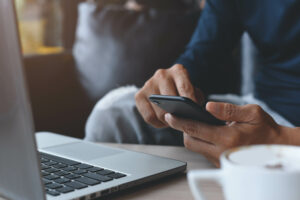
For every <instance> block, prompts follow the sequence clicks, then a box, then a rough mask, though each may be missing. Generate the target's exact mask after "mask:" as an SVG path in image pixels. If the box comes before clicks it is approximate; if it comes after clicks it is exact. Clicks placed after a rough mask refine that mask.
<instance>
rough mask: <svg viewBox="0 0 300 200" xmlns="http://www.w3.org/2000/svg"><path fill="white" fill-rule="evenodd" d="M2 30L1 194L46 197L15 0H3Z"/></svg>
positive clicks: (32, 198)
mask: <svg viewBox="0 0 300 200" xmlns="http://www.w3.org/2000/svg"><path fill="white" fill-rule="evenodd" d="M0 30H1V31H0V47H1V48H0V163H1V170H0V194H1V195H2V196H5V197H7V198H9V199H30V200H40V199H45V195H44V192H43V189H42V182H41V178H40V172H39V162H38V159H37V158H38V157H37V151H36V145H35V139H34V129H33V121H32V115H31V110H30V105H29V101H28V97H27V92H26V89H25V88H26V87H25V80H24V73H23V63H22V57H21V50H20V42H19V38H18V30H17V22H16V14H15V8H14V1H12V0H1V1H0Z"/></svg>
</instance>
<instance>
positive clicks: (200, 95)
mask: <svg viewBox="0 0 300 200" xmlns="http://www.w3.org/2000/svg"><path fill="white" fill-rule="evenodd" d="M195 96H196V99H197V103H198V104H199V105H204V104H205V102H206V98H205V95H204V93H203V92H202V91H201V90H200V89H199V88H195Z"/></svg>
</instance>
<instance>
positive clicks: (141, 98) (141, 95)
mask: <svg viewBox="0 0 300 200" xmlns="http://www.w3.org/2000/svg"><path fill="white" fill-rule="evenodd" d="M152 94H159V95H173V96H178V95H179V96H184V97H188V98H190V99H192V100H193V101H195V102H198V103H201V102H204V97H203V95H202V93H201V92H200V90H199V89H195V88H194V86H193V85H192V83H191V81H190V79H189V75H188V72H187V70H186V69H185V68H184V67H183V66H182V65H179V64H177V65H174V66H173V67H171V68H169V69H159V70H157V71H156V73H155V74H154V75H153V76H152V77H151V78H150V79H149V80H148V81H147V82H146V83H145V85H144V86H143V88H142V89H141V90H140V91H139V92H138V93H137V94H136V95H135V100H136V106H137V108H138V110H139V112H140V113H141V115H142V117H143V118H144V120H145V121H146V122H147V123H149V124H151V125H152V126H154V127H156V128H163V127H167V126H168V124H167V123H166V122H165V119H164V115H165V111H163V110H162V109H160V108H159V107H157V106H156V105H154V104H152V103H151V102H150V101H149V99H148V97H149V96H150V95H152Z"/></svg>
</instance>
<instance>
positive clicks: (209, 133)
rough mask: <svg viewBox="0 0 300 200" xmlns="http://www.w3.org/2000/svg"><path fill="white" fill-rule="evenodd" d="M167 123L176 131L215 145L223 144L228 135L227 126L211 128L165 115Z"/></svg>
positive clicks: (203, 124) (168, 114)
mask: <svg viewBox="0 0 300 200" xmlns="http://www.w3.org/2000/svg"><path fill="white" fill-rule="evenodd" d="M165 121H166V122H167V123H168V125H169V126H170V127H172V128H174V129H176V130H179V131H182V132H184V133H187V134H188V135H190V136H192V137H195V138H198V139H201V140H204V141H207V142H210V143H213V144H218V143H220V142H222V141H223V140H224V137H226V135H227V134H226V132H227V127H225V126H211V125H208V124H205V123H201V122H199V121H194V120H187V119H182V118H178V117H175V116H173V115H171V114H170V113H167V114H165Z"/></svg>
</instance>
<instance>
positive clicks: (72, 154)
mask: <svg viewBox="0 0 300 200" xmlns="http://www.w3.org/2000/svg"><path fill="white" fill-rule="evenodd" d="M16 24H17V21H16V14H15V8H14V1H13V0H1V1H0V194H1V195H2V196H4V197H7V198H9V199H22V200H42V199H80V200H82V199H92V198H95V197H100V196H104V195H107V194H110V193H113V192H117V191H120V190H123V189H126V188H129V187H132V186H135V185H138V184H141V183H144V182H147V181H151V180H154V179H157V178H161V177H164V176H167V175H170V174H174V173H177V172H180V171H184V170H185V169H186V163H183V162H180V161H176V160H171V159H166V158H161V157H157V156H152V155H147V154H142V153H137V152H132V151H126V150H122V149H116V148H109V147H105V146H101V145H97V144H93V143H89V142H85V141H82V140H79V139H75V138H71V137H66V136H61V135H57V134H53V133H39V134H37V135H36V137H35V134H34V128H33V127H34V126H33V120H32V114H31V108H30V104H29V101H28V95H27V92H26V89H25V85H26V84H25V80H24V72H23V63H22V56H21V51H20V41H19V39H18V38H19V37H18V30H17V26H16ZM36 141H37V144H36ZM37 146H38V150H39V151H40V152H44V153H48V154H52V155H56V156H60V157H63V158H67V159H71V160H75V161H78V162H81V163H84V164H89V165H93V166H96V167H101V168H104V169H108V170H113V171H115V172H119V173H122V174H125V175H126V176H125V177H123V178H119V179H114V180H112V181H108V182H101V184H97V185H95V186H88V187H86V188H83V189H78V190H74V191H73V192H69V193H66V194H60V195H59V196H56V197H55V196H51V195H48V194H46V192H45V189H44V184H43V181H42V174H41V171H40V170H41V169H40V166H41V165H40V154H39V153H38V151H37Z"/></svg>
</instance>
